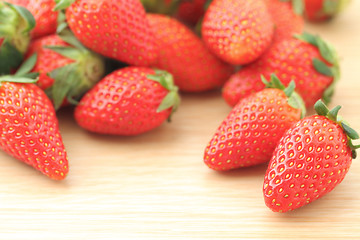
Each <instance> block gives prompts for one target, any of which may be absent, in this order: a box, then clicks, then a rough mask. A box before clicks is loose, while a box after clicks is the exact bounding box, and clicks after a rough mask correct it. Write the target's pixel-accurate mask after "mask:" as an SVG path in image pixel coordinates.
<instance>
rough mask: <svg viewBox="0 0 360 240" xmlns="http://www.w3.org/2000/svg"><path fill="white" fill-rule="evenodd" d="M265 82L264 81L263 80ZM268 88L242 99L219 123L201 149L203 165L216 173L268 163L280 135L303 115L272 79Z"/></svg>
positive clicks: (288, 93) (299, 103) (289, 94)
mask: <svg viewBox="0 0 360 240" xmlns="http://www.w3.org/2000/svg"><path fill="white" fill-rule="evenodd" d="M265 82H266V81H265ZM267 85H268V86H269V87H274V88H267V89H264V90H262V91H260V92H257V93H255V94H252V95H250V96H248V97H247V98H244V99H242V100H241V101H240V102H239V103H238V104H237V105H236V106H235V107H234V108H233V110H232V111H231V112H230V114H229V115H228V116H227V117H226V118H225V120H224V121H223V122H222V123H221V125H220V126H219V128H218V129H217V130H216V133H215V135H214V136H213V137H212V138H211V140H210V142H209V144H208V145H207V147H206V149H205V154H204V162H205V164H206V165H207V166H208V167H210V168H212V169H214V170H218V171H227V170H231V169H235V168H240V167H247V166H253V165H256V164H260V163H264V162H267V161H269V160H270V158H271V154H272V152H273V150H274V149H275V147H276V145H277V143H278V141H279V139H280V138H281V136H282V134H283V133H285V131H286V130H287V129H289V128H290V126H291V125H292V124H293V123H294V122H296V121H298V120H299V119H300V118H301V117H302V115H304V114H305V107H304V106H303V102H302V99H301V97H300V96H299V95H297V94H296V93H295V92H293V90H294V87H295V86H294V83H293V82H292V83H291V84H290V85H289V87H288V88H286V89H285V87H284V86H283V85H282V84H281V82H280V80H279V79H278V78H277V77H275V76H274V75H273V76H272V80H271V82H270V83H267Z"/></svg>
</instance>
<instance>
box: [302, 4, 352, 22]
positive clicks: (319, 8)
mask: <svg viewBox="0 0 360 240" xmlns="http://www.w3.org/2000/svg"><path fill="white" fill-rule="evenodd" d="M303 1H304V4H305V17H306V18H307V19H308V20H309V21H312V22H321V21H326V20H329V19H331V18H333V17H335V16H336V15H338V14H339V13H340V12H342V11H343V9H344V8H345V7H346V6H347V5H348V4H349V3H350V0H303Z"/></svg>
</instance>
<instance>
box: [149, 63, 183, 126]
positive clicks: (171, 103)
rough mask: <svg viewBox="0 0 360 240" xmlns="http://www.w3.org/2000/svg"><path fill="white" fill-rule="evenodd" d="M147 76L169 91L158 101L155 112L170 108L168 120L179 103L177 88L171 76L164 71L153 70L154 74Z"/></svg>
mask: <svg viewBox="0 0 360 240" xmlns="http://www.w3.org/2000/svg"><path fill="white" fill-rule="evenodd" d="M147 78H148V79H150V80H153V81H156V82H158V83H160V84H161V86H163V87H164V88H165V89H166V90H168V91H169V92H168V94H167V95H166V96H165V97H164V99H163V100H162V102H161V103H160V105H159V107H158V109H157V112H161V111H163V110H166V109H168V108H172V109H171V114H170V117H169V119H168V120H169V121H170V120H171V116H172V114H173V113H174V112H175V111H176V110H177V108H178V107H179V105H180V96H179V93H178V92H179V88H178V87H177V86H176V85H175V84H174V79H173V76H172V75H171V74H170V73H168V72H166V71H163V70H155V74H154V75H147Z"/></svg>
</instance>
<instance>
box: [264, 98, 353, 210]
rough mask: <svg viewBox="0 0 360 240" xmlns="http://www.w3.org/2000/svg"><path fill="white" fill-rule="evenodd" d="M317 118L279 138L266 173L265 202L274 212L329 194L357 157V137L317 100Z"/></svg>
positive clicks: (309, 118) (305, 119) (303, 123)
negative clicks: (354, 140)
mask: <svg viewBox="0 0 360 240" xmlns="http://www.w3.org/2000/svg"><path fill="white" fill-rule="evenodd" d="M315 109H316V111H317V112H318V114H319V115H314V116H310V117H307V118H304V119H302V120H300V121H299V122H297V123H296V124H294V125H293V126H292V127H291V128H290V129H289V130H288V131H287V132H286V133H285V134H284V136H283V137H282V138H281V140H280V142H279V144H278V146H277V147H276V149H275V151H274V153H273V157H272V159H271V161H270V163H269V167H268V169H267V171H266V175H265V181H264V187H263V191H264V198H265V203H266V205H267V206H268V207H269V208H270V209H271V210H273V211H274V212H287V211H290V210H294V209H296V208H299V207H302V206H304V205H306V204H308V203H310V202H312V201H314V200H316V199H318V198H320V197H322V196H324V195H325V194H327V193H328V192H330V191H332V190H333V189H334V188H335V187H336V186H337V185H338V184H339V183H340V182H341V181H342V180H343V179H344V177H345V175H346V173H347V172H348V170H349V168H350V165H351V162H352V158H355V157H356V152H355V149H357V148H359V147H360V146H354V145H353V144H352V141H351V139H357V138H359V135H358V134H357V133H356V132H355V131H354V130H353V129H351V128H350V127H349V126H348V125H347V123H345V122H344V121H343V120H341V118H340V117H339V116H338V111H339V109H340V106H337V107H336V108H334V109H333V110H331V111H329V109H328V108H327V107H326V105H325V104H324V103H323V102H322V101H321V100H319V101H318V102H317V103H316V104H315Z"/></svg>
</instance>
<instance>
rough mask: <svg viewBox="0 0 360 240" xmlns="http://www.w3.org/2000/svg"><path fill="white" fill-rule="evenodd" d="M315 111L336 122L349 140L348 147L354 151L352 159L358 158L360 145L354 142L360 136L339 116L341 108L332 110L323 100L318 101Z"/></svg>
mask: <svg viewBox="0 0 360 240" xmlns="http://www.w3.org/2000/svg"><path fill="white" fill-rule="evenodd" d="M314 108H315V111H316V112H317V114H319V115H320V116H325V117H327V118H328V119H330V120H332V121H334V122H336V123H337V124H338V125H339V126H341V128H342V129H343V130H344V132H345V133H346V135H347V138H348V146H349V147H350V149H351V150H352V157H353V158H356V149H358V148H360V145H354V144H353V142H352V140H356V139H359V134H358V133H357V132H356V131H355V130H354V129H352V128H351V127H350V126H349V124H348V123H346V122H345V121H344V120H343V119H342V117H341V116H340V115H339V110H340V108H341V106H336V107H334V108H333V109H332V110H329V108H328V107H327V106H326V104H325V103H324V102H323V101H322V100H318V101H317V102H316V103H315V105H314Z"/></svg>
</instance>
